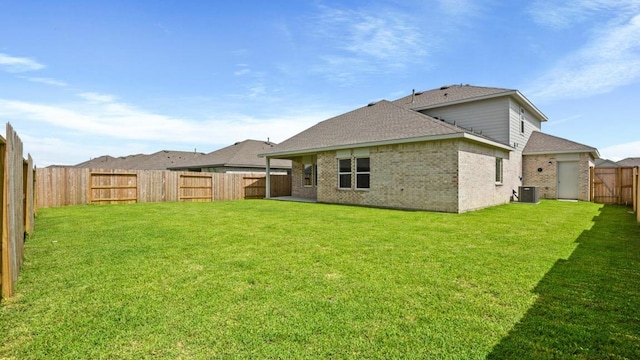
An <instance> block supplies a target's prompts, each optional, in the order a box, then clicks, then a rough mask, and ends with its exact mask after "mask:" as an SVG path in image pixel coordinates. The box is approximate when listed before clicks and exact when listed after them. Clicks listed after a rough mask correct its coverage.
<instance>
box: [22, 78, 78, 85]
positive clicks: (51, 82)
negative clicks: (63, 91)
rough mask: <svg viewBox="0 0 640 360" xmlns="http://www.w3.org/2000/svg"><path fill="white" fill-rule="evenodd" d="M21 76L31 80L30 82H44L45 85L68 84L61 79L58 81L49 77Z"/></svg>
mask: <svg viewBox="0 0 640 360" xmlns="http://www.w3.org/2000/svg"><path fill="white" fill-rule="evenodd" d="M22 78H23V79H25V80H28V81H31V82H35V83H40V84H45V85H51V86H58V87H66V86H68V84H67V83H65V82H63V81H59V80H56V79H51V78H44V77H26V76H22Z"/></svg>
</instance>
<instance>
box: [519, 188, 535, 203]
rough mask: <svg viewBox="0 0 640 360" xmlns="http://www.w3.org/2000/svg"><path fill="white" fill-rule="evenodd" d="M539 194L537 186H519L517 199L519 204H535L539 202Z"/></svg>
mask: <svg viewBox="0 0 640 360" xmlns="http://www.w3.org/2000/svg"><path fill="white" fill-rule="evenodd" d="M539 194H540V192H539V188H538V187H537V186H520V187H519V188H518V199H520V202H524V203H533V204H537V203H539V202H540V195H539Z"/></svg>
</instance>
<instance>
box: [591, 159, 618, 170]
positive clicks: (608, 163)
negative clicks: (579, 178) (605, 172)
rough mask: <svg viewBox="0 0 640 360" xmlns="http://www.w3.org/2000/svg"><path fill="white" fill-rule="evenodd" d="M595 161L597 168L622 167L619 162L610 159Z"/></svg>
mask: <svg viewBox="0 0 640 360" xmlns="http://www.w3.org/2000/svg"><path fill="white" fill-rule="evenodd" d="M593 163H594V164H595V166H596V167H597V168H611V167H620V165H619V164H618V163H617V162H615V161H612V160H608V159H596V160H595V161H594V162H593Z"/></svg>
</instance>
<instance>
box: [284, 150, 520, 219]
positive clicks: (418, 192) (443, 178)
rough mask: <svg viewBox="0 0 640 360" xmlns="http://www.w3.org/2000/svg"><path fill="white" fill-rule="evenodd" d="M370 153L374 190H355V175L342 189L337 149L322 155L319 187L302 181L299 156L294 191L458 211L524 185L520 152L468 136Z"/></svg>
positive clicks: (503, 197) (501, 199)
mask: <svg viewBox="0 0 640 360" xmlns="http://www.w3.org/2000/svg"><path fill="white" fill-rule="evenodd" d="M496 156H498V157H502V158H503V159H504V160H503V179H504V180H503V183H502V184H498V185H496V183H495V158H496ZM369 157H370V159H371V188H370V189H369V190H355V176H352V189H347V190H344V189H338V160H337V157H336V152H335V151H326V152H321V153H318V154H317V164H318V187H317V191H316V188H310V187H303V186H302V166H303V165H302V159H301V158H297V159H293V160H294V161H293V169H292V181H293V184H292V195H293V196H299V197H311V198H317V200H318V201H319V202H326V203H340V204H353V205H364V206H375V207H391V208H400V209H416V210H429V211H442V212H454V213H458V212H465V211H470V210H476V209H480V208H484V207H488V206H493V205H498V204H504V203H507V202H509V200H510V199H511V193H512V190H514V189H515V190H517V188H518V186H520V184H521V183H520V176H521V164H522V162H521V156H520V155H519V154H515V153H509V152H507V151H503V150H496V149H491V148H487V147H486V146H482V145H479V144H476V143H472V142H469V141H464V140H441V141H430V142H421V143H410V144H397V145H385V146H375V147H371V148H369ZM352 167H355V161H352ZM354 170H355V169H352V173H353V172H354Z"/></svg>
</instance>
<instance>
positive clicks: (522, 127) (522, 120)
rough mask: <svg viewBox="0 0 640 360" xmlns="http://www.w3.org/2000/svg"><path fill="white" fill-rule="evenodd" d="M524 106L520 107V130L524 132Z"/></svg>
mask: <svg viewBox="0 0 640 360" xmlns="http://www.w3.org/2000/svg"><path fill="white" fill-rule="evenodd" d="M524 120H525V116H524V108H520V132H521V133H523V134H524Z"/></svg>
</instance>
